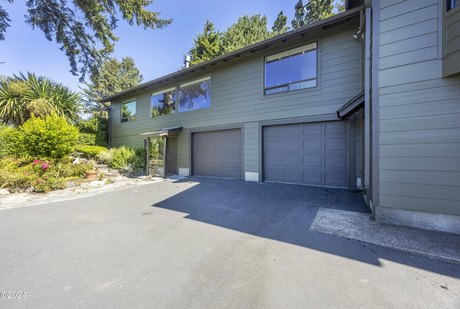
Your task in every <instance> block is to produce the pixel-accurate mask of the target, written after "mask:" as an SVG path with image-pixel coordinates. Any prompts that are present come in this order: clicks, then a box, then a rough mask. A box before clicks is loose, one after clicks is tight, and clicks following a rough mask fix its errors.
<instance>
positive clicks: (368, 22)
mask: <svg viewBox="0 0 460 309" xmlns="http://www.w3.org/2000/svg"><path fill="white" fill-rule="evenodd" d="M364 9H365V39H364V46H365V47H364V122H363V131H364V136H363V148H364V152H363V155H364V164H363V174H364V175H363V176H364V177H363V178H364V181H363V192H364V196H365V201H366V204H367V205H368V206H369V208H370V209H371V211H372V213H373V214H374V209H373V207H372V205H371V191H372V188H371V187H370V171H371V157H370V156H371V151H370V147H371V113H370V110H371V104H372V71H371V66H372V15H371V14H372V12H371V10H372V3H371V1H370V0H366V2H365V8H364Z"/></svg>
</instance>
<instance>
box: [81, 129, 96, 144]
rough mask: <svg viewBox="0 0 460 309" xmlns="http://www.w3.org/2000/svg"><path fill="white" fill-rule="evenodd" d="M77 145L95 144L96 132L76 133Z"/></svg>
mask: <svg viewBox="0 0 460 309" xmlns="http://www.w3.org/2000/svg"><path fill="white" fill-rule="evenodd" d="M78 145H88V146H94V145H96V134H93V133H82V132H80V133H79V134H78Z"/></svg>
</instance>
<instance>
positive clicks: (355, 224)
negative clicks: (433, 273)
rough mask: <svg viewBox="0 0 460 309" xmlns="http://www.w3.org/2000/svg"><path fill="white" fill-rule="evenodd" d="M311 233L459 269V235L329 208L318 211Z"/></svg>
mask: <svg viewBox="0 0 460 309" xmlns="http://www.w3.org/2000/svg"><path fill="white" fill-rule="evenodd" d="M310 230H311V231H316V232H322V233H328V234H333V235H337V236H341V237H347V238H351V239H355V240H359V241H365V242H368V243H372V244H376V245H379V246H384V247H387V248H391V249H395V250H402V251H405V252H408V253H411V254H418V255H422V256H426V257H429V258H432V259H437V260H445V261H447V262H453V263H457V264H459V266H460V235H453V234H447V233H440V232H434V231H428V230H421V229H414V228H408V227H401V226H393V225H387V224H379V223H377V222H375V221H373V220H371V216H370V215H369V214H366V213H360V212H354V211H347V210H337V209H328V208H320V209H319V210H318V212H317V213H316V216H315V219H314V221H313V223H312V225H311V226H310Z"/></svg>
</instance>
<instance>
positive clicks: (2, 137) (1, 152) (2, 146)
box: [0, 127, 24, 158]
mask: <svg viewBox="0 0 460 309" xmlns="http://www.w3.org/2000/svg"><path fill="white" fill-rule="evenodd" d="M23 155H24V142H23V135H22V132H21V131H19V130H18V129H15V128H12V127H1V128H0V158H3V157H7V156H13V157H22V156H23Z"/></svg>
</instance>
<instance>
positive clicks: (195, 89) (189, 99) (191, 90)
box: [178, 77, 211, 113]
mask: <svg viewBox="0 0 460 309" xmlns="http://www.w3.org/2000/svg"><path fill="white" fill-rule="evenodd" d="M178 97H179V98H178V100H179V112H180V113H182V112H188V111H193V110H197V109H202V108H208V107H210V106H211V80H210V79H209V77H206V78H203V79H201V80H198V81H192V82H190V83H187V84H182V85H180V86H179V89H178Z"/></svg>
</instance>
